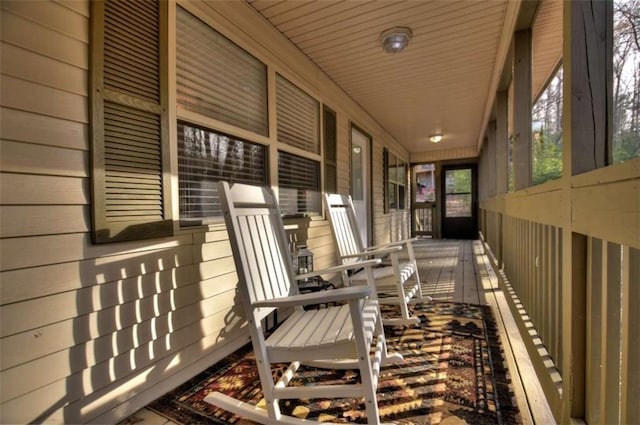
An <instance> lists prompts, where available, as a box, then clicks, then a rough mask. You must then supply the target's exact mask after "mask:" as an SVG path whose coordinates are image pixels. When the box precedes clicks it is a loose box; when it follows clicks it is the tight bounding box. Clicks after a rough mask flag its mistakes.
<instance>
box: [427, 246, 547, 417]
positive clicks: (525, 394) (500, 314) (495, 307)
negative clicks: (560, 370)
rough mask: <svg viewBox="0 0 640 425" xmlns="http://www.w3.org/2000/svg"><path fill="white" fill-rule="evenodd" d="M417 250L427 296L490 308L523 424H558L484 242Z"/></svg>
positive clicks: (428, 247) (438, 299)
mask: <svg viewBox="0 0 640 425" xmlns="http://www.w3.org/2000/svg"><path fill="white" fill-rule="evenodd" d="M415 249H416V257H417V261H418V268H419V272H420V278H421V279H422V281H423V292H424V294H425V295H429V296H430V297H432V298H433V299H434V300H436V301H453V302H461V303H471V304H482V305H488V306H490V307H491V309H492V311H493V314H494V317H495V318H496V322H497V326H498V331H499V334H500V340H501V342H502V345H503V353H504V356H505V361H506V362H507V365H508V368H509V371H510V374H511V377H512V384H513V387H514V395H515V398H516V401H517V403H518V408H519V409H520V412H521V416H522V421H523V423H524V424H525V425H528V424H554V423H556V421H555V419H554V417H553V414H552V413H551V409H550V408H549V405H548V403H547V402H546V399H545V397H544V393H543V391H542V387H541V385H540V383H539V381H538V378H537V377H536V375H535V371H534V368H533V364H532V363H531V360H530V358H529V355H528V352H527V350H526V348H525V347H524V343H523V341H522V338H521V337H520V333H519V330H518V327H517V325H516V323H515V320H514V318H513V316H512V314H511V311H510V310H509V306H508V303H507V300H506V298H505V294H504V293H503V291H502V289H501V288H500V286H499V284H498V276H497V274H496V273H495V271H494V270H493V268H492V266H491V262H490V261H489V258H488V255H487V252H486V251H485V249H484V246H483V244H482V242H481V241H470V240H434V239H425V240H420V241H418V242H417V243H416V244H415Z"/></svg>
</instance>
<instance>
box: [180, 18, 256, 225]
mask: <svg viewBox="0 0 640 425" xmlns="http://www.w3.org/2000/svg"><path fill="white" fill-rule="evenodd" d="M176 19H177V22H176V38H177V46H176V83H177V84H176V85H177V102H178V106H179V108H178V117H179V118H183V119H182V120H180V121H179V122H178V126H177V127H178V188H179V189H178V191H179V210H180V224H181V225H183V226H190V225H199V224H204V223H208V222H211V221H215V220H217V219H218V218H219V217H220V216H221V215H222V212H221V209H220V203H219V199H218V189H217V182H218V181H220V180H226V181H229V182H239V183H247V184H255V185H265V184H267V169H268V167H267V164H268V161H267V148H266V147H265V146H263V145H259V144H256V143H252V142H250V141H247V140H241V139H239V138H236V137H234V136H231V135H228V134H223V133H220V132H218V131H216V130H213V129H211V128H207V127H208V126H207V127H203V126H197V125H194V124H192V123H190V122H188V121H187V120H185V119H184V118H185V116H187V114H186V113H185V112H184V111H189V114H188V116H189V117H193V116H196V117H198V122H200V123H203V122H204V123H208V122H211V123H212V125H215V121H213V120H217V121H222V122H224V123H226V124H230V125H232V126H234V127H237V128H239V129H244V130H248V131H251V132H253V133H256V134H259V135H261V136H267V135H268V129H269V122H268V104H267V67H266V65H265V64H263V63H262V62H260V61H259V60H258V59H256V58H255V57H253V56H252V55H251V54H249V53H248V52H246V51H245V50H243V49H242V48H240V47H239V46H237V45H236V44H234V43H233V42H232V41H230V40H229V39H227V38H225V37H224V36H223V35H222V34H220V33H218V32H217V31H215V30H214V29H213V28H211V27H210V26H208V25H207V24H206V23H204V22H203V21H201V20H200V19H198V18H196V17H195V16H193V15H192V14H190V13H189V12H187V11H186V10H184V9H182V8H180V7H178V8H177V17H176ZM192 119H193V118H189V121H191V120H192ZM212 119H213V120H212Z"/></svg>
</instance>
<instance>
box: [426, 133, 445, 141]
mask: <svg viewBox="0 0 640 425" xmlns="http://www.w3.org/2000/svg"><path fill="white" fill-rule="evenodd" d="M429 140H431V143H440V142H441V141H442V134H433V135H431V136H429Z"/></svg>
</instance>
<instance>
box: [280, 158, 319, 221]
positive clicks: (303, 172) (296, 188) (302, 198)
mask: <svg viewBox="0 0 640 425" xmlns="http://www.w3.org/2000/svg"><path fill="white" fill-rule="evenodd" d="M278 187H279V195H278V196H279V203H280V209H281V211H282V213H283V214H286V215H298V214H314V215H315V214H320V213H321V212H322V203H321V200H320V199H321V198H320V163H319V162H318V161H313V160H311V159H307V158H303V157H301V156H297V155H293V154H290V153H288V152H283V151H279V152H278Z"/></svg>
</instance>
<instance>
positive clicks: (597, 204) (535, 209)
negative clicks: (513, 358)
mask: <svg viewBox="0 0 640 425" xmlns="http://www.w3.org/2000/svg"><path fill="white" fill-rule="evenodd" d="M639 194H640V160H633V161H630V162H629V163H625V164H621V165H617V166H612V167H605V168H601V169H598V170H594V171H592V172H589V173H585V174H582V175H579V176H574V177H572V178H565V179H561V180H559V181H555V182H552V183H547V184H545V185H541V186H538V187H532V188H529V189H526V190H522V191H519V192H515V193H510V194H504V195H499V196H497V197H493V198H491V199H486V200H483V201H481V214H480V228H481V231H482V236H483V238H484V241H485V243H486V244H487V245H488V246H489V248H490V249H491V252H492V254H493V260H494V262H495V263H496V264H495V265H496V267H497V268H498V269H500V271H501V273H500V275H501V277H502V278H501V285H502V287H503V289H504V291H505V293H506V294H509V295H510V297H507V298H508V299H509V301H510V306H511V309H512V311H513V313H514V316H516V320H517V322H518V324H519V326H520V329H521V334H522V335H524V338H525V345H526V346H527V348H528V351H529V354H530V357H531V358H532V361H533V363H534V367H535V370H536V373H537V375H538V378H539V380H540V382H541V384H542V387H543V389H544V391H545V395H546V397H547V400H548V401H549V404H550V406H551V408H552V411H553V412H554V415H555V416H556V419H557V420H558V421H559V422H566V421H567V420H568V418H583V419H584V420H585V421H586V422H587V423H593V424H595V423H633V422H634V420H637V418H639V417H640V403H638V402H637V394H640V367H638V359H640V212H639V210H640V195H639Z"/></svg>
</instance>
